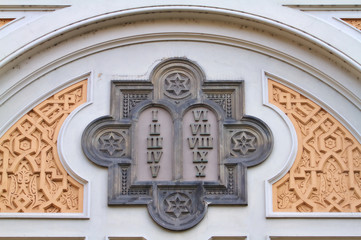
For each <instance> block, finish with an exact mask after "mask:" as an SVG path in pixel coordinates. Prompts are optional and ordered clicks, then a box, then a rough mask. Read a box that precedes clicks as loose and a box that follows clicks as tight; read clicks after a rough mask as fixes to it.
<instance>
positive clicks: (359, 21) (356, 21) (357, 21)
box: [341, 18, 361, 30]
mask: <svg viewBox="0 0 361 240" xmlns="http://www.w3.org/2000/svg"><path fill="white" fill-rule="evenodd" d="M341 20H342V21H344V22H346V23H348V24H350V25H352V26H353V27H355V28H357V29H358V30H361V18H342V19H341Z"/></svg>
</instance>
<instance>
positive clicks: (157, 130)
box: [82, 58, 273, 230]
mask: <svg viewBox="0 0 361 240" xmlns="http://www.w3.org/2000/svg"><path fill="white" fill-rule="evenodd" d="M204 76H205V75H204V73H203V71H202V70H201V69H200V68H199V67H198V66H197V65H196V64H194V63H193V62H191V61H189V60H187V59H183V58H173V59H169V60H166V61H163V62H161V63H160V64H158V66H156V67H155V69H154V70H153V72H152V74H151V77H150V80H149V81H112V94H111V116H104V117H101V118H99V119H96V120H94V121H93V122H92V123H90V124H89V125H88V127H87V128H86V129H85V131H84V133H83V137H82V146H83V150H84V153H85V154H86V155H87V157H88V158H89V159H90V160H91V161H93V162H94V163H95V164H98V165H100V166H104V167H107V168H108V169H109V177H108V181H109V182H108V203H109V205H147V206H148V211H149V213H150V215H151V217H152V218H153V220H154V221H155V222H157V223H158V224H159V225H161V226H163V227H164V228H167V229H170V230H185V229H188V228H191V227H193V226H194V225H196V224H197V223H199V222H200V221H201V220H202V218H203V217H204V215H205V214H206V211H207V207H208V205H215V204H221V205H247V190H246V186H247V184H246V170H247V167H251V166H254V165H257V164H259V163H261V162H263V161H264V160H265V159H266V158H267V156H268V155H269V154H270V152H271V149H272V145H273V138H272V134H271V132H270V130H269V128H268V127H267V125H266V124H265V123H263V122H262V121H261V120H259V119H257V118H255V117H251V116H246V115H244V114H243V105H244V102H243V101H244V92H243V91H244V90H243V84H244V82H243V81H241V80H239V81H206V80H205V77H204Z"/></svg>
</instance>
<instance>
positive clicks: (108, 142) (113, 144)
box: [99, 132, 124, 156]
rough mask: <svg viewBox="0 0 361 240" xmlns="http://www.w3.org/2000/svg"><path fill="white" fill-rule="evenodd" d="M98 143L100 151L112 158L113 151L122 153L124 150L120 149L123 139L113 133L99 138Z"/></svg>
mask: <svg viewBox="0 0 361 240" xmlns="http://www.w3.org/2000/svg"><path fill="white" fill-rule="evenodd" d="M99 141H100V150H103V151H106V152H108V153H109V155H110V156H112V155H113V154H114V152H115V151H119V152H123V151H124V149H123V148H122V142H123V141H124V139H123V138H122V137H119V136H117V135H115V134H114V133H113V132H110V133H109V134H106V135H103V136H101V137H100V139H99Z"/></svg>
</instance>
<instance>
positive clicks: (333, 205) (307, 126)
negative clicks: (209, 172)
mask: <svg viewBox="0 0 361 240" xmlns="http://www.w3.org/2000/svg"><path fill="white" fill-rule="evenodd" d="M300 92H302V94H301V93H300ZM303 93H304V90H302V89H300V88H297V87H295V86H290V84H287V82H286V81H285V80H283V79H281V78H279V77H277V76H274V75H272V74H268V73H265V75H264V99H265V105H268V106H270V107H271V108H273V109H274V110H276V111H277V112H278V113H279V114H280V115H281V116H282V117H283V118H284V119H285V121H286V123H287V125H288V126H289V128H290V132H291V136H292V140H293V141H292V142H293V144H292V149H291V154H290V157H289V160H288V161H287V163H286V165H285V166H284V168H283V170H282V171H281V172H280V173H278V174H277V175H276V176H275V177H273V178H272V179H270V180H268V181H267V182H266V212H267V213H266V214H267V216H268V217H303V218H304V217H309V218H312V217H326V218H359V217H361V214H360V212H359V211H360V209H359V208H358V207H357V206H358V205H360V206H361V202H360V197H357V196H359V195H358V192H360V187H361V185H360V184H358V182H360V178H359V175H358V170H357V166H356V165H357V156H358V153H359V152H360V149H361V144H360V142H359V139H360V137H359V134H358V133H357V131H355V130H352V129H353V128H352V126H351V125H350V124H349V123H347V122H346V121H345V120H343V119H342V118H341V117H340V116H339V115H338V114H337V112H335V111H334V110H332V109H330V108H329V107H327V105H325V107H321V106H320V105H321V104H322V103H318V101H316V102H317V103H316V102H315V100H310V99H309V98H308V97H305V96H308V94H307V93H305V94H303ZM311 98H312V99H314V98H313V97H311ZM281 102H282V103H281ZM322 105H323V104H322ZM302 112H303V114H304V116H303V117H302ZM307 119H308V120H307ZM311 122H312V124H311ZM350 131H352V132H353V133H354V135H352V134H351V133H350ZM312 139H313V140H312ZM355 154H356V155H355ZM307 156H308V157H307ZM355 157H356V158H355ZM307 159H308V160H307ZM341 159H342V160H341ZM311 163H312V164H311ZM351 163H352V164H353V165H355V164H356V165H355V166H352V167H350V166H351V165H350V164H351ZM340 168H341V169H342V171H340ZM332 169H333V170H332ZM352 169H353V170H352ZM314 172H316V174H314ZM285 178H287V179H288V180H289V181H287V180H285ZM350 178H352V179H350ZM332 179H334V180H335V181H332ZM347 179H348V180H347ZM287 183H288V187H287V186H286V185H287ZM285 184H286V185H285ZM311 186H313V187H312V189H313V190H312V189H310V187H311ZM287 189H288V190H287ZM307 189H308V190H307ZM281 191H282V193H281ZM306 193H308V195H307V196H309V198H308V197H306V195H304V194H306ZM284 198H287V199H288V200H289V201H288V200H286V199H284ZM282 199H284V201H282ZM317 199H319V200H317ZM301 200H303V201H301ZM286 202H288V203H287V204H286ZM358 202H359V204H358ZM357 209H359V210H357Z"/></svg>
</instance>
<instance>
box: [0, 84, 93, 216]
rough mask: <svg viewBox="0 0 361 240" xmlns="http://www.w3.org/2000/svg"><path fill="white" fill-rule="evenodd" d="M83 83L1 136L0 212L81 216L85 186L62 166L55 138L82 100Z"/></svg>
mask: <svg viewBox="0 0 361 240" xmlns="http://www.w3.org/2000/svg"><path fill="white" fill-rule="evenodd" d="M86 92H87V80H84V81H81V82H78V83H76V84H74V85H72V86H70V87H68V88H66V89H64V90H62V91H60V92H58V93H56V94H54V95H53V96H52V97H50V98H48V99H46V100H45V101H43V102H42V103H40V104H39V105H37V106H36V107H35V108H33V109H32V110H30V111H29V112H28V113H26V114H25V115H24V116H23V117H21V118H20V119H19V120H18V121H17V122H16V123H15V124H14V125H13V126H12V127H11V128H10V129H9V130H8V131H7V132H6V133H5V134H4V135H3V136H2V137H1V138H0V212H2V213H79V212H83V195H84V193H83V191H84V186H83V185H82V184H81V183H79V182H77V181H76V180H75V179H74V178H72V177H71V176H70V175H69V174H68V173H67V172H66V170H65V169H64V167H63V166H62V164H61V162H60V159H59V156H58V151H57V139H58V134H59V131H60V128H61V126H62V124H63V122H64V120H65V119H66V118H67V117H68V115H69V114H70V113H71V112H72V111H73V110H74V109H76V108H77V107H78V106H80V105H81V104H83V103H85V102H86V99H87V96H86Z"/></svg>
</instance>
